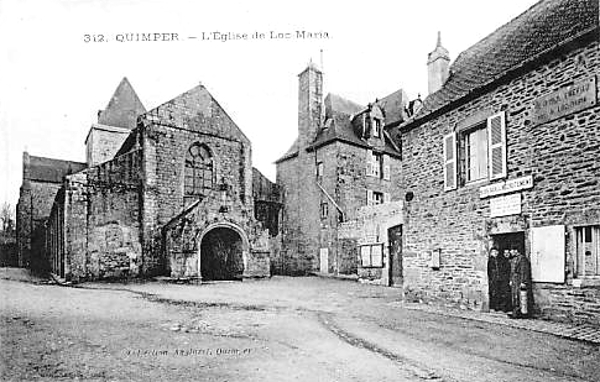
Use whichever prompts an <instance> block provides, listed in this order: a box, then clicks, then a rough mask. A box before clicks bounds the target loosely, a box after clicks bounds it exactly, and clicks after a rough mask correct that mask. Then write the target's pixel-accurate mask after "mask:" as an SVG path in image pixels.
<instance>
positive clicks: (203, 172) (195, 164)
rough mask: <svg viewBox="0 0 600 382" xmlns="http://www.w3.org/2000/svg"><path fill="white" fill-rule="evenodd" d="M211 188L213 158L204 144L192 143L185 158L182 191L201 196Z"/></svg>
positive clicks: (188, 194)
mask: <svg viewBox="0 0 600 382" xmlns="http://www.w3.org/2000/svg"><path fill="white" fill-rule="evenodd" d="M212 188H213V158H212V155H211V153H210V150H209V149H208V147H206V146H205V145H201V144H199V143H194V144H193V145H192V146H190V148H189V150H188V153H187V156H186V159H185V179H184V192H185V195H186V196H201V195H206V193H207V192H208V191H209V190H211V189H212Z"/></svg>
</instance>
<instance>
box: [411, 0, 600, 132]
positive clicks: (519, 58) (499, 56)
mask: <svg viewBox="0 0 600 382" xmlns="http://www.w3.org/2000/svg"><path fill="white" fill-rule="evenodd" d="M597 27H598V0H542V1H540V2H538V3H536V4H535V5H533V6H532V7H531V8H529V9H528V10H527V11H525V12H524V13H522V14H521V15H519V16H517V17H516V18H514V19H513V20H512V21H510V22H508V23H507V24H505V25H503V26H502V27H500V28H498V29H497V30H496V31H495V32H493V33H492V34H490V35H489V36H487V37H486V38H484V39H483V40H481V41H479V42H478V43H476V44H475V45H473V46H472V47H470V48H469V49H467V50H465V51H464V52H462V53H461V54H460V55H459V56H458V57H457V58H456V60H455V61H454V63H453V64H452V65H451V66H450V77H449V78H448V80H447V81H446V83H445V84H444V86H443V87H442V89H440V90H439V91H437V92H435V93H433V94H431V95H429V96H428V97H427V98H426V99H425V101H424V105H423V108H422V109H421V110H420V111H419V112H418V113H417V114H416V116H415V118H414V120H415V121H416V120H418V119H421V118H423V117H425V116H426V115H428V114H430V113H432V112H434V111H436V110H438V109H440V108H442V107H444V106H446V105H448V104H449V103H451V102H453V101H456V100H458V99H460V98H462V97H464V96H466V95H468V94H469V93H471V92H473V91H475V90H477V89H479V88H481V87H483V86H484V85H487V84H490V83H492V82H493V81H495V80H497V79H499V78H501V77H502V76H503V75H504V74H506V73H507V72H509V71H510V70H512V69H515V68H517V67H519V66H521V65H522V64H523V63H526V62H528V61H530V60H533V59H535V58H536V57H538V56H540V55H541V54H543V53H545V52H548V51H550V50H552V49H554V48H556V47H558V46H560V45H562V44H564V43H565V42H567V41H569V40H571V39H573V38H575V37H577V36H579V35H582V34H584V33H586V32H589V31H591V30H593V29H595V28H597Z"/></svg>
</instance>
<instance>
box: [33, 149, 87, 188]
mask: <svg viewBox="0 0 600 382" xmlns="http://www.w3.org/2000/svg"><path fill="white" fill-rule="evenodd" d="M86 167H87V164H85V163H80V162H72V161H67V160H61V159H52V158H44V157H37V156H33V155H30V156H29V166H28V170H29V171H28V175H27V177H26V178H25V179H27V180H30V181H38V182H49V183H62V181H63V178H64V176H65V175H70V174H74V173H76V172H79V171H81V170H83V169H85V168H86Z"/></svg>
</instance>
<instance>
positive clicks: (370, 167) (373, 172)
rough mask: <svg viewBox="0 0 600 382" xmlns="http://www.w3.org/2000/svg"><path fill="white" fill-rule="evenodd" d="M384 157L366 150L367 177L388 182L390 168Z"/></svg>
mask: <svg viewBox="0 0 600 382" xmlns="http://www.w3.org/2000/svg"><path fill="white" fill-rule="evenodd" d="M387 161H388V160H387V159H386V157H385V155H383V154H380V153H376V152H373V151H370V150H367V176H372V177H375V178H380V179H385V180H390V179H391V177H390V166H389V164H386V162H387Z"/></svg>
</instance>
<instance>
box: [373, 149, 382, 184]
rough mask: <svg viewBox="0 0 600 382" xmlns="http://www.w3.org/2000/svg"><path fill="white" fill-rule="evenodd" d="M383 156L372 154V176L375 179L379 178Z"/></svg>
mask: <svg viewBox="0 0 600 382" xmlns="http://www.w3.org/2000/svg"><path fill="white" fill-rule="evenodd" d="M382 157H383V155H381V154H377V153H373V176H374V177H376V178H379V177H381V172H382V171H381V165H382V163H383V158H382Z"/></svg>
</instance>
